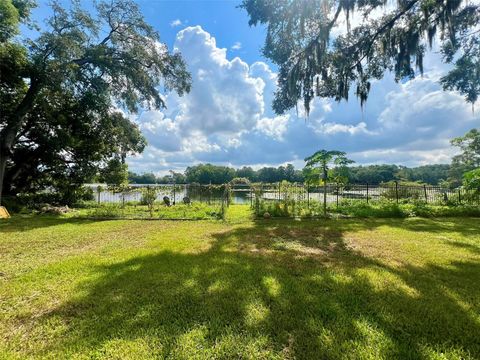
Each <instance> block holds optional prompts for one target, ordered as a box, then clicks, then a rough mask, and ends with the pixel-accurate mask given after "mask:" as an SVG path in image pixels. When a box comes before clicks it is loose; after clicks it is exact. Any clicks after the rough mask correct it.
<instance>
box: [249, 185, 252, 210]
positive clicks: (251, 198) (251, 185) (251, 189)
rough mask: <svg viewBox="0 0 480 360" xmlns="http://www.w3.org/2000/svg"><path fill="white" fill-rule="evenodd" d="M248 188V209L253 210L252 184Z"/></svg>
mask: <svg viewBox="0 0 480 360" xmlns="http://www.w3.org/2000/svg"><path fill="white" fill-rule="evenodd" d="M249 186H250V209H253V193H252V184H250V185H249Z"/></svg>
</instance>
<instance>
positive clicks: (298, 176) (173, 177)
mask: <svg viewBox="0 0 480 360" xmlns="http://www.w3.org/2000/svg"><path fill="white" fill-rule="evenodd" d="M342 175H344V176H346V177H347V178H348V182H349V183H352V184H366V183H368V184H372V185H373V184H380V183H383V182H388V181H395V180H398V181H410V182H420V183H426V184H431V185H438V184H439V183H441V182H442V181H445V180H447V179H448V178H449V175H451V171H450V165H447V164H438V165H425V166H418V167H414V168H408V167H405V166H398V165H367V166H350V167H348V168H347V169H344V170H343V171H342ZM234 178H244V179H248V180H249V181H250V182H265V183H274V182H279V181H283V180H287V181H290V182H303V181H304V176H303V172H302V171H301V170H296V169H295V168H294V167H293V165H291V164H288V165H286V166H279V167H276V168H275V167H263V168H261V169H259V170H253V169H252V168H251V167H249V166H246V167H242V168H239V169H234V168H231V167H227V166H219V165H212V164H200V165H196V166H191V167H188V168H187V169H186V170H185V172H184V173H179V172H171V173H170V174H169V175H166V176H162V177H157V176H155V175H154V174H152V173H147V174H142V175H138V174H135V173H132V172H130V173H129V182H130V183H134V184H155V183H157V184H165V183H173V182H175V183H177V184H183V183H194V182H195V183H200V184H210V183H212V184H224V183H227V182H230V181H231V180H233V179H234Z"/></svg>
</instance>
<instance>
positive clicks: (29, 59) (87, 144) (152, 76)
mask: <svg viewBox="0 0 480 360" xmlns="http://www.w3.org/2000/svg"><path fill="white" fill-rule="evenodd" d="M33 5H34V4H33V2H32V1H30V0H4V1H2V2H1V6H0V12H1V15H2V16H1V17H0V29H2V32H1V34H2V35H1V37H0V74H1V75H0V106H1V108H2V111H1V113H0V139H1V144H0V199H1V194H2V190H3V187H2V186H3V184H5V185H6V188H5V190H6V192H7V193H18V192H21V191H28V190H31V189H38V188H45V187H46V186H53V187H56V188H59V187H60V185H65V186H70V185H71V186H78V185H79V184H81V183H83V182H84V181H86V180H87V179H89V178H91V177H92V176H93V175H94V174H95V173H96V171H97V170H98V168H99V166H102V164H106V163H107V162H108V160H109V159H112V158H117V159H119V160H121V161H122V163H123V162H124V160H125V157H126V155H127V154H131V153H138V152H141V151H142V150H143V148H144V147H145V145H146V141H145V139H144V137H143V136H142V135H141V133H140V131H139V129H138V127H137V126H136V125H135V124H134V123H133V122H132V121H130V120H129V119H128V117H126V116H125V115H124V113H125V111H129V112H136V111H137V110H138V109H139V108H150V107H153V108H162V107H164V106H165V103H164V101H163V99H162V96H161V89H162V88H163V89H164V90H165V91H176V92H177V93H178V94H180V95H182V94H183V93H185V92H188V91H189V90H190V81H191V80H190V74H189V73H188V72H187V70H186V66H185V63H184V61H183V59H182V57H181V54H179V53H173V54H172V53H170V52H169V51H168V48H167V46H166V45H165V44H163V43H161V42H160V38H159V35H158V33H157V32H156V31H155V30H154V29H153V28H152V27H151V26H150V25H149V24H147V23H146V22H145V21H144V19H143V16H142V14H141V13H140V11H139V9H138V6H137V5H136V4H135V3H134V2H133V1H132V0H114V1H108V2H107V1H99V2H96V3H95V6H94V11H92V12H87V11H85V10H84V9H83V8H82V7H81V3H80V2H77V1H73V2H72V4H71V6H69V7H68V9H67V8H64V7H62V6H61V5H60V4H59V3H58V2H56V1H54V2H52V3H51V7H52V12H53V15H52V16H51V17H50V18H49V19H48V21H47V23H46V27H45V29H43V30H42V31H39V33H38V37H37V38H35V39H27V40H25V41H22V40H21V39H19V38H18V37H16V36H15V35H16V34H17V33H18V26H19V24H20V22H26V21H29V20H28V10H29V9H30V8H31V7H32V6H33Z"/></svg>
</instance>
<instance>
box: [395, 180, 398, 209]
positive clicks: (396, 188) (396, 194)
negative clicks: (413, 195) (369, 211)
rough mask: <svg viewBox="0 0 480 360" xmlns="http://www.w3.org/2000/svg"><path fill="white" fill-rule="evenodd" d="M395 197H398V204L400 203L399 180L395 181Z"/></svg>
mask: <svg viewBox="0 0 480 360" xmlns="http://www.w3.org/2000/svg"><path fill="white" fill-rule="evenodd" d="M395 197H396V198H397V204H398V181H395Z"/></svg>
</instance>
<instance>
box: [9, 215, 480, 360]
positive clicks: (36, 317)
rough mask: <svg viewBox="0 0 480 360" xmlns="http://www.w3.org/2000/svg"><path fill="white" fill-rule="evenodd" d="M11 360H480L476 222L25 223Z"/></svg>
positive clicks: (14, 272) (15, 265) (14, 228)
mask: <svg viewBox="0 0 480 360" xmlns="http://www.w3.org/2000/svg"><path fill="white" fill-rule="evenodd" d="M0 358H6V359H10V358H14V359H15V358H18V359H27V358H51V359H65V358H75V359H143V358H145V359H147V358H159V359H163V358H170V359H222V358H229V359H240V358H242V359H247V358H249V359H294V358H296V359H382V358H384V359H392V358H398V359H409V358H411V359H415V358H427V359H461V358H464V359H478V358H480V220H479V219H475V218H469V219H468V218H467V219H461V218H449V219H420V218H411V219H367V220H365V219H362V220H359V219H355V220H354V219H344V220H303V221H298V220H297V221H296V220H291V219H280V220H273V219H271V220H259V221H252V220H251V219H250V215H249V213H248V207H242V206H233V207H231V209H230V210H229V213H228V218H227V222H221V221H197V222H195V221H161V220H158V221H141V220H113V221H92V220H81V219H65V218H55V217H45V216H44V217H42V216H36V217H15V218H13V219H10V220H8V221H2V222H0Z"/></svg>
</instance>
